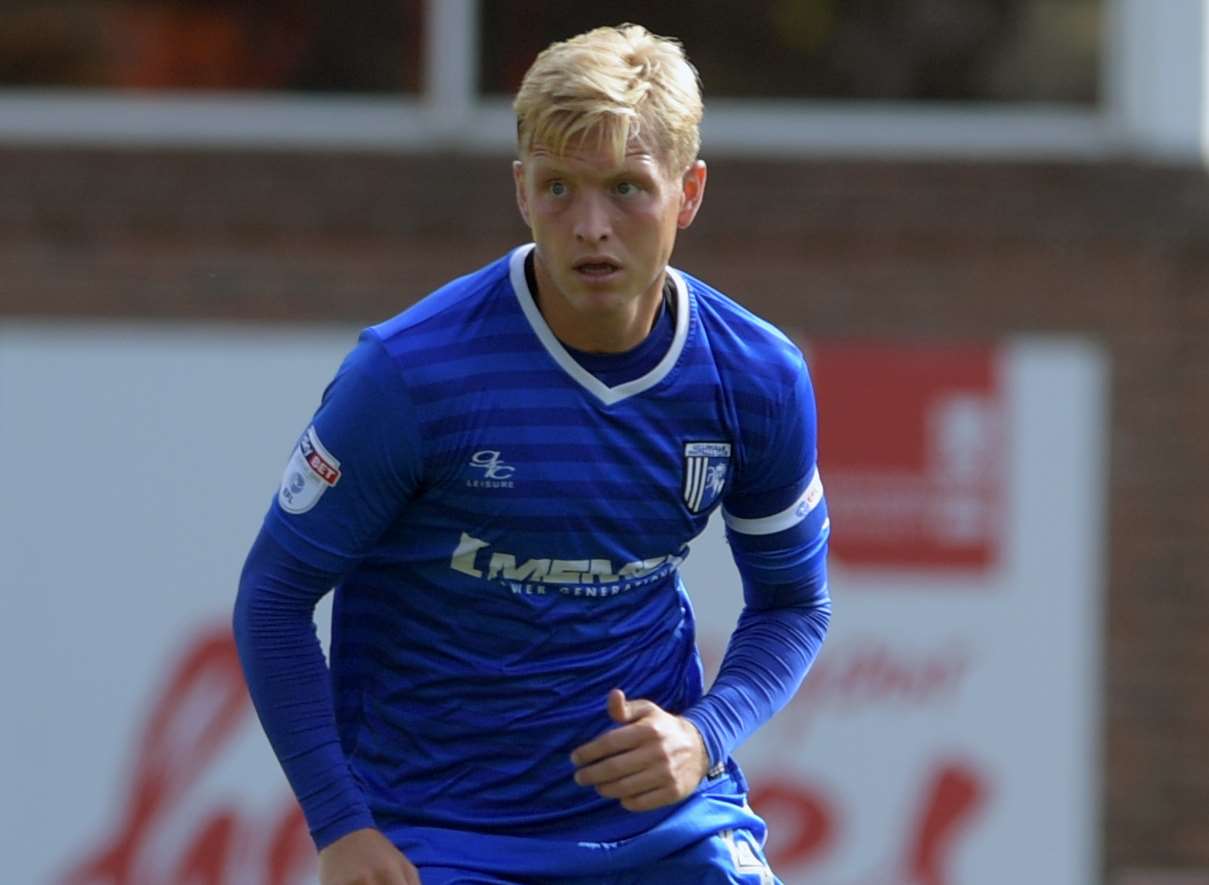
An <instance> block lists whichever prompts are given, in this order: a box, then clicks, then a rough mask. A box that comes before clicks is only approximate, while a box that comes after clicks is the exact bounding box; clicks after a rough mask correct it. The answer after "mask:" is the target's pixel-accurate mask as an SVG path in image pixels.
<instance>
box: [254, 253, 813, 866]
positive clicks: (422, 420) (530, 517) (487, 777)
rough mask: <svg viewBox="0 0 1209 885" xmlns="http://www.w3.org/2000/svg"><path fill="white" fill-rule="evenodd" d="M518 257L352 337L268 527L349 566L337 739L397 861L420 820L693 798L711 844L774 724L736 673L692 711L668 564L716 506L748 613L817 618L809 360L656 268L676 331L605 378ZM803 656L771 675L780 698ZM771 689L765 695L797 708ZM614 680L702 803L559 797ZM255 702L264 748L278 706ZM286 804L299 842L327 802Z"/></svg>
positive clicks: (579, 824)
mask: <svg viewBox="0 0 1209 885" xmlns="http://www.w3.org/2000/svg"><path fill="white" fill-rule="evenodd" d="M532 248H533V247H532V246H531V245H530V246H525V247H521V248H518V249H516V250H514V251H513V252H512V253H510V254H509V255H507V256H505V257H503V258H501V259H499V260H498V261H495V262H493V263H492V264H490V265H488V266H486V267H484V268H483V269H481V270H479V271H478V272H476V273H474V274H471V275H469V276H466V277H462V278H460V279H457V280H455V281H453V282H452V283H450V284H448V285H446V286H445V287H443V288H442V289H440V290H438V291H437V292H435V293H433V294H432V295H430V296H428V297H427V298H425V299H424V300H422V301H420V302H419V303H418V304H416V305H415V306H414V307H412V308H411V309H409V310H407V311H405V312H403V313H402V314H400V315H399V316H397V317H394V318H393V319H390V320H388V321H386V322H384V323H381V324H379V325H377V326H374V327H372V328H370V329H367V330H366V331H365V332H364V333H363V334H362V336H361V339H360V341H359V343H358V345H357V347H356V348H355V349H354V350H353V351H352V352H351V353H350V355H349V356H348V357H347V358H346V360H345V361H344V363H343V365H342V366H341V368H340V370H339V372H338V373H337V375H336V378H335V379H334V380H333V381H332V383H331V384H330V385H329V387H328V388H327V390H326V391H325V392H324V395H323V399H322V403H321V405H320V407H319V409H318V411H317V412H316V413H315V415H314V417H313V419H312V422H311V424H310V426H309V427H308V428H307V429H306V430H305V432H304V433H303V435H302V437H301V438H300V441H299V443H298V446H297V448H296V449H295V451H294V454H293V456H292V458H291V459H290V462H289V465H288V466H287V469H286V472H285V475H284V477H283V480H282V485H281V488H280V491H279V494H278V495H277V497H276V499H275V500H274V502H273V505H272V507H271V508H270V511H269V513H268V515H267V517H266V520H265V526H264V532H265V533H266V534H267V535H268V536H270V537H271V538H272V539H273V540H274V541H275V542H276V543H277V544H278V545H280V546H281V547H282V548H284V549H285V550H287V551H288V552H289V553H290V554H291V555H292V556H293V557H296V558H297V560H299V561H300V562H302V563H305V564H306V565H307V566H309V567H311V568H313V569H315V570H318V571H319V572H322V573H325V574H330V575H333V576H338V581H339V582H338V584H337V586H336V590H335V599H334V606H333V622H332V644H331V656H330V670H331V697H332V704H333V705H334V710H335V722H336V726H337V729H338V736H339V745H340V749H341V750H342V751H343V754H344V757H345V758H346V759H347V765H348V772H347V776H348V777H349V778H350V779H351V782H352V783H354V784H355V786H356V788H357V790H358V791H359V792H360V793H361V794H362V795H363V796H364V797H365V802H366V804H367V806H368V808H369V809H370V811H371V812H372V815H373V820H374V821H375V822H376V825H377V826H379V827H380V828H382V829H383V830H384V831H385V832H387V833H388V834H397V835H398V838H396V842H397V843H399V844H404V843H407V838H406V837H405V835H404V834H406V833H408V832H413V833H414V832H416V831H420V830H422V831H425V832H444V833H457V832H465V831H470V832H475V833H480V834H488V835H490V836H492V837H500V838H504V839H508V838H513V837H516V838H536V839H541V840H555V841H557V840H560V839H565V840H573V841H575V842H584V843H586V842H594V843H603V842H610V841H614V840H624V839H628V838H631V837H633V836H635V835H636V834H641V833H643V832H645V831H649V830H651V829H653V828H658V827H659V826H660V824H661V822H664V821H666V820H669V819H670V818H672V817H674V818H675V819H676V820H677V821H680V820H681V819H682V818H685V817H687V818H688V819H690V820H691V819H692V817H693V808H694V807H695V806H694V803H695V802H698V799H700V803H699V804H700V806H701V809H702V811H701V814H700V818H701V821H702V823H701V826H702V827H705V828H707V829H709V828H713V829H716V828H717V827H718V826H719V823H718V820H719V818H718V808H717V806H716V803H715V805H713V806H711V805H710V804H709V801H708V796H706V795H705V794H706V793H708V790H709V788H710V786H711V784H712V783H713V782H714V780H716V778H718V777H722V778H726V779H727V783H728V784H729V785H730V786H731V787H732V788H734V789H738V790H740V791H741V790H742V787H743V785H742V775H741V772H739V771H738V768H737V766H736V765H735V764H734V762H733V760H730V758H729V755H730V752H731V750H732V749H733V748H734V745H735V744H736V743H737V742H738V741H740V740H742V738H743V737H744V736H745V734H746V732H747V731H750V730H751V728H754V727H755V726H756V725H758V724H759V722H753V721H752V720H753V719H761V717H762V718H766V717H767V715H770V714H771V711H770V710H764V711H763V712H759V711H757V712H756V713H749V712H747V711H745V705H751V704H754V703H756V702H755V701H753V700H752V699H751V698H750V697H748V695H750V694H751V691H750V687H749V685H748V683H745V682H738V683H736V686H737V688H736V687H735V686H732V687H731V691H730V694H729V695H728V693H727V692H728V688H727V686H726V685H725V684H723V685H719V686H715V687H714V689H712V690H711V692H710V693H709V694H706V695H704V696H703V689H704V686H703V682H702V667H701V660H700V657H699V655H698V652H697V650H696V646H695V637H694V624H693V613H692V607H691V604H690V601H689V596H688V594H687V592H686V589H685V587H684V585H683V583H682V582H681V580H680V578H679V573H678V566H679V565H680V563H681V562H683V561H684V559H685V557H687V556H688V555H689V549H690V543H691V542H692V540H693V539H694V538H695V537H696V536H697V535H698V534H700V532H701V531H702V530H703V529H704V527H705V525H706V522H707V520H708V519H709V517H710V515H711V514H712V513H713V512H714V510H716V509H718V508H719V507H721V508H723V515H724V518H725V520H726V523H727V531H728V538H729V540H730V544H731V547H732V550H733V552H734V555H735V558H736V562H737V564H738V566H739V569H740V573H741V574H742V576H743V581H744V591H745V593H746V594H747V601H748V606H749V609H751V614H752V615H753V616H758V615H759V610H760V609H762V608H775V607H777V606H783V605H798V606H803V605H804V606H807V607H810V608H815V609H824V610H826V609H827V606H828V596H827V589H826V577H825V553H826V541H827V536H828V531H829V523H828V520H827V512H826V505H825V501H824V499H823V494H822V485H821V482H820V479H819V473H818V469H817V466H816V442H815V440H816V432H815V408H814V400H813V393H812V390H811V385H810V379H809V375H808V373H807V370H806V366H805V363H804V360H803V358H802V355H801V353H800V351H799V350H798V349H797V348H796V347H795V346H794V345H793V344H792V343H791V342H790V341H789V340H788V339H786V338H785V336H784V335H782V334H781V333H780V332H778V331H777V330H776V329H774V328H773V327H772V326H770V325H769V324H767V323H765V322H764V321H762V320H760V319H758V318H756V317H755V316H753V315H752V314H751V313H749V312H748V311H746V310H744V309H743V308H742V307H740V306H738V305H737V304H735V303H734V302H733V301H731V300H730V299H728V298H726V297H725V296H724V295H722V294H721V293H719V292H717V291H715V290H713V289H711V288H710V287H709V286H707V285H706V284H704V283H702V282H700V281H699V280H696V279H694V278H692V277H690V276H689V275H687V274H684V273H681V272H679V271H676V270H669V277H670V279H671V281H672V283H673V291H672V298H671V304H670V308H671V309H670V310H669V311H667V312H666V313H667V318H666V322H665V323H664V324H661V325H663V326H664V332H665V333H666V334H668V335H669V337H670V342H669V343H668V344H667V345H666V348H665V349H664V352H663V353H662V355H661V356H660V355H658V354H656V356H657V357H658V359H657V360H655V359H654V358H652V360H651V362H652V363H653V364H652V365H651V366H650V368H649V369H648V370H647V371H645V372H644V373H643V374H641V375H639V376H638V377H634V378H630V380H626V381H624V382H623V383H616V384H612V385H610V384H608V383H606V382H605V381H602V380H601V378H600V377H598V375H597V374H594V373H593V372H592V371H589V369H588V368H585V366H584V365H581V362H580V360H579V359H577V358H576V357H575V356H574V355H573V354H572V353H571V352H569V351H568V350H567V348H566V347H564V345H563V344H562V343H561V342H560V341H559V340H558V339H557V337H556V336H555V335H554V334H553V332H552V331H551V330H550V328H549V327H548V326H547V325H546V323H545V321H544V319H543V318H542V315H541V312H540V310H539V309H538V307H537V304H536V302H535V300H534V297H533V294H532V292H530V289H529V285H528V282H527V280H526V276H525V271H524V263H525V259H526V257H527V255H528V254H529V252H530V251H531V249H532ZM667 323H670V327H668V326H667ZM581 356H582V355H581ZM737 590H738V588H736V591H737ZM242 592H243V591H242V590H241V593H242ZM239 627H240V620H239V615H238V614H237V631H238V630H239ZM823 629H825V622H824V624H823ZM749 632H750V631H749ZM818 640H819V641H821V635H820V636H818ZM736 644H738V643H736ZM814 649H817V642H816V643H815V644H814V646H813V649H811V650H808V651H807V652H804V653H803V657H804V660H803V661H802V662H800V663H798V664H796V665H794V666H789V665H786V666H787V668H788V672H787V674H786V675H785V677H784V679H785V680H786V681H788V682H790V683H792V684H791V685H789V687H788V691H789V692H792V690H793V689H794V688H796V685H797V682H798V681H800V679H801V677H802V675H803V674H804V672H805V667H807V666H809V659H810V657H812V656H813V650H814ZM733 651H735V650H734V649H733V648H732V652H733ZM243 652H244V649H243V647H242V646H241V653H243ZM259 653H260V652H258V651H249V652H247V654H249V655H254V654H259ZM744 653H745V652H744V651H743V649H739V651H738V652H736V654H744ZM728 657H730V655H729V654H728ZM735 669H738V668H735ZM725 671H726V664H725V663H724V665H723V672H724V673H725ZM770 679H771V683H772V684H771V686H770V687H769V688H768V692H769V694H770V695H773V694H778V693H780V694H784V692H785V690H786V689H785V686H783V685H781V677H780V676H778V675H773V676H771V677H770ZM249 681H250V682H254V681H256V680H254V679H253V678H252V677H251V676H250V677H249ZM719 681H720V682H723V681H724V680H722V679H720V680H719ZM615 687H619V688H622V689H624V691H625V692H626V694H627V696H628V697H631V698H646V699H649V700H652V701H654V702H656V703H657V704H659V705H660V706H662V707H663V708H665V709H667V710H669V711H672V712H676V713H684V714H685V715H687V716H689V718H690V719H692V721H693V722H694V723H695V724H697V725H698V728H699V729H700V730H701V731H702V734H703V736H704V737H705V740H706V745H707V748H708V750H709V753H710V756H711V763H712V764H716V766H717V767H716V770H715V772H714V778H713V779H710V780H707V781H706V783H705V784H703V786H702V788H701V791H700V792H701V794H702V795H701V796H700V797H693V798H692V799H690V800H688V802H687V803H685V805H684V806H683V807H680V808H666V809H660V810H658V811H653V812H645V813H631V812H627V811H625V810H624V809H622V808H621V806H620V805H619V804H618V803H617V802H616V800H611V799H606V798H602V797H600V796H599V795H597V794H596V792H595V791H593V790H591V789H587V788H584V787H580V786H578V785H577V784H576V783H575V782H574V780H573V774H574V769H573V767H572V764H571V762H570V760H569V754H570V752H571V751H572V750H573V749H574V748H576V747H577V746H579V745H581V744H583V743H585V742H587V741H589V740H592V739H593V738H595V737H597V736H598V735H599V734H600V733H602V732H603V731H605V730H607V729H608V728H610V727H612V723H611V722H610V720H609V719H608V716H607V713H606V710H605V698H606V696H607V693H608V692H609V690H610V689H612V688H615ZM253 688H254V691H253V693H254V695H256V693H257V692H256V690H255V686H253ZM758 693H759V692H757V694H758ZM786 699H787V698H785V697H778V699H777V700H776V705H779V704H780V703H783V702H784V700H786ZM263 707H264V705H263V704H261V701H260V699H259V698H258V708H260V712H261V716H262V719H266V729H267V730H269V731H270V737H273V733H272V732H273V729H272V728H271V727H270V721H269V720H271V719H272V718H273V716H275V715H280V714H277V713H273V712H272V711H268V712H266V710H265V709H264V708H263ZM761 721H762V720H761ZM275 746H277V744H276V743H275ZM278 752H279V755H282V750H281V748H280V747H278ZM283 764H286V767H287V771H289V765H288V763H287V760H286V759H285V758H284V757H283ZM736 784H737V785H738V786H737V787H735V785H736ZM732 792H733V789H732ZM300 799H301V800H302V802H303V805H304V808H305V809H306V810H307V813H308V820H309V822H310V824H311V827H312V831H313V832H315V831H316V830H321V829H322V828H323V827H324V826H325V825H326V822H325V820H321V819H319V818H324V817H326V818H329V819H330V818H331V817H332V816H338V815H339V814H340V813H341V810H340V809H338V808H323V809H318V808H314V807H312V808H307V799H306V797H303V796H300ZM744 813H746V812H744ZM723 817H725V815H723ZM721 825H723V826H725V825H727V824H725V823H723V824H721ZM677 826H679V823H678V824H677ZM689 829H692V827H691V826H690V827H689ZM713 829H709V831H710V832H712V831H713ZM437 841H440V840H439V839H438V840H437ZM408 844H410V843H408ZM413 850H414V849H413ZM413 860H414V858H413Z"/></svg>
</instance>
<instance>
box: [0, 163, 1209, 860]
mask: <svg viewBox="0 0 1209 885" xmlns="http://www.w3.org/2000/svg"><path fill="white" fill-rule="evenodd" d="M524 236H525V231H524V229H523V228H522V227H521V225H520V223H519V220H518V219H517V216H516V212H515V210H514V208H513V206H512V185H511V179H510V175H509V171H508V166H507V161H506V158H503V157H501V158H494V159H485V158H465V157H457V156H429V157H393V156H373V155H355V154H350V155H335V154H325V155H303V154H271V153H266V154H251V153H236V152H231V153H191V152H169V151H161V152H139V151H114V150H109V151H106V150H45V151H36V150H33V149H16V148H9V149H4V150H0V317H2V316H3V315H41V316H66V315H73V316H75V315H87V316H95V317H119V316H120V317H154V318H180V317H210V318H238V319H244V320H249V319H250V320H259V321H273V322H277V321H313V320H320V319H324V320H328V319H341V320H348V321H354V322H364V323H368V322H371V321H374V320H377V319H380V318H383V317H385V316H388V315H390V314H392V313H394V312H396V311H397V310H398V309H400V308H401V307H403V306H405V305H406V304H408V303H410V302H411V301H412V300H414V299H415V298H416V297H418V296H420V295H422V294H423V293H425V292H426V291H428V290H429V289H431V288H433V287H434V286H436V285H438V284H440V283H442V282H444V281H445V279H447V278H448V277H449V276H450V275H451V274H453V273H458V272H462V271H464V270H467V269H470V268H472V267H474V266H476V265H477V264H478V263H481V262H484V261H486V260H489V259H490V258H493V257H495V256H497V255H498V254H500V253H501V252H503V251H504V250H505V249H507V248H509V247H510V246H511V245H513V244H514V243H516V242H517V241H519V240H520V239H522V238H523V237H524ZM676 262H677V263H678V264H679V265H681V266H684V267H686V268H690V269H692V270H693V272H695V273H697V274H699V275H701V276H703V277H705V278H706V279H709V280H710V281H711V282H714V283H715V284H717V285H718V286H719V287H720V288H722V289H724V290H726V291H728V292H731V293H733V294H735V295H736V296H738V297H739V298H740V299H741V300H743V301H744V302H745V303H747V304H748V305H749V306H751V307H752V308H753V309H755V310H756V311H757V312H759V313H761V314H763V315H765V316H767V317H768V318H769V319H771V320H773V321H774V322H777V323H778V324H781V325H784V326H787V327H790V328H793V329H800V330H802V331H804V332H806V333H807V334H809V335H812V336H817V337H839V336H845V337H852V336H876V337H881V336H890V337H896V338H908V339H924V340H947V339H970V338H974V339H991V338H997V337H1000V336H1003V335H1010V334H1013V333H1044V332H1055V333H1078V334H1082V335H1086V336H1090V337H1093V338H1095V339H1097V340H1099V341H1101V342H1102V343H1103V344H1104V345H1105V346H1106V347H1107V349H1108V351H1109V353H1110V356H1111V361H1112V363H1111V364H1112V402H1111V433H1112V437H1111V474H1110V489H1109V502H1110V511H1109V513H1108V515H1107V528H1108V532H1109V537H1108V545H1107V549H1108V553H1109V561H1108V577H1109V585H1108V607H1107V611H1108V618H1107V623H1106V624H1105V631H1106V643H1105V664H1106V668H1107V671H1106V674H1105V679H1104V685H1105V686H1106V691H1107V697H1106V699H1105V710H1106V711H1107V712H1106V721H1105V723H1104V724H1105V728H1104V733H1105V745H1104V747H1103V753H1102V758H1103V759H1104V762H1105V771H1104V782H1105V802H1104V812H1103V829H1104V832H1103V836H1104V839H1103V843H1104V845H1105V857H1104V863H1105V867H1106V870H1107V872H1108V873H1109V874H1110V878H1121V877H1123V876H1124V875H1125V872H1126V871H1128V870H1143V869H1152V870H1153V869H1174V870H1187V869H1197V868H1201V869H1203V868H1207V867H1209V813H1207V809H1209V691H1206V689H1205V688H1204V679H1205V678H1206V676H1207V675H1209V640H1207V639H1206V637H1209V592H1206V591H1207V590H1209V587H1207V584H1209V503H1207V502H1209V467H1207V465H1209V341H1207V340H1206V339H1207V337H1209V178H1207V177H1206V175H1205V174H1204V172H1202V171H1201V170H1195V169H1183V168H1170V167H1158V166H1144V165H1132V164H1124V163H1110V164H1102V165H1101V164H1097V165H1062V164H1022V165H997V164H981V163H968V164H961V163H944V164H942V163H893V162H885V163H876V162H840V161H835V162H824V161H812V162H809V163H805V164H801V165H795V164H785V163H774V162H753V161H726V160H725V159H716V160H715V162H714V163H713V166H712V177H711V180H710V185H709V191H708V199H707V201H706V204H705V209H704V211H703V213H702V215H701V217H700V218H699V220H698V222H697V224H696V225H695V226H694V227H693V229H692V230H691V231H689V232H688V233H687V234H686V235H684V236H683V237H682V240H681V243H680V246H679V251H678V254H677V257H676ZM789 280H795V281H799V282H796V283H795V284H794V287H793V288H787V285H786V283H787V281H789ZM1150 881H1158V880H1157V879H1154V880H1150Z"/></svg>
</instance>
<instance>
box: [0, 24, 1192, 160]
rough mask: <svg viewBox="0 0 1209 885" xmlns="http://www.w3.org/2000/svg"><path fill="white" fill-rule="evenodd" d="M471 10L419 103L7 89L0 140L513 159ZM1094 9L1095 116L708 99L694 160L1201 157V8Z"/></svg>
mask: <svg viewBox="0 0 1209 885" xmlns="http://www.w3.org/2000/svg"><path fill="white" fill-rule="evenodd" d="M478 3H479V0H426V5H427V8H426V10H425V14H426V27H425V35H426V36H425V51H424V69H423V77H422V79H423V84H422V93H421V94H420V95H418V96H407V97H400V96H397V95H392V96H382V97H378V96H374V97H369V96H358V97H343V96H281V95H265V94H260V95H244V94H240V95H235V94H230V93H212V94H199V93H197V92H155V93H154V94H146V95H131V94H129V93H116V92H112V91H99V90H98V91H86V90H49V89H34V90H4V91H0V144H22V143H25V144H46V143H53V144H57V145H64V144H66V145H105V146H131V147H206V148H243V147H266V148H275V149H287V150H288V149H300V150H313V149H344V150H367V151H382V150H387V151H404V152H406V151H432V150H459V151H465V152H469V153H492V154H495V153H506V152H510V151H511V150H512V149H513V146H514V137H515V124H514V121H513V118H512V114H511V111H510V108H509V104H508V102H507V100H504V99H500V98H491V97H488V98H483V97H481V96H478V95H477V94H476V89H475V84H476V82H477V79H478V71H477V58H478V51H477V46H476V43H475V41H476V40H477V39H478ZM1106 3H1107V6H1106V16H1105V18H1106V19H1107V22H1106V34H1105V40H1104V52H1103V53H1102V56H1103V58H1104V63H1103V64H1104V67H1103V71H1102V72H1101V82H1102V83H1103V84H1104V87H1103V89H1102V90H1101V92H1102V98H1101V102H1100V105H1099V106H1098V107H1094V108H1084V107H1079V106H1075V105H1059V104H1052V105H1047V104H1012V105H1001V104H991V103H968V104H965V103H963V104H951V103H938V102H844V101H835V102H827V101H794V100H777V101H771V100H738V99H726V100H719V99H715V100H712V101H710V103H709V106H708V108H707V111H708V113H707V114H706V120H705V123H704V124H703V127H702V142H703V153H705V154H706V155H707V156H708V155H709V154H710V153H712V152H719V153H725V154H729V155H741V156H755V157H799V158H805V157H812V156H828V155H844V156H870V157H876V156H895V157H918V158H953V157H961V158H1005V159H1022V158H1023V159H1030V158H1053V159H1077V160H1084V159H1097V158H1103V157H1106V156H1112V155H1117V154H1121V153H1128V152H1135V153H1157V154H1161V155H1163V156H1166V157H1172V158H1175V159H1182V158H1189V157H1193V156H1195V157H1197V158H1198V159H1203V158H1204V157H1205V156H1206V144H1207V143H1209V137H1207V135H1206V132H1207V128H1209V127H1207V126H1206V122H1205V121H1206V119H1209V74H1207V73H1206V71H1207V70H1209V66H1206V63H1205V46H1206V44H1207V43H1209V14H1207V13H1206V10H1207V9H1209V0H1164V3H1163V4H1155V3H1153V2H1151V0H1106ZM1156 7H1158V8H1161V9H1162V10H1163V14H1162V15H1161V16H1160V15H1158V14H1157V13H1158V10H1157V9H1156ZM1139 22H1149V23H1150V24H1149V26H1147V27H1141V26H1139V25H1138V23H1139ZM1173 35H1178V36H1180V37H1181V39H1179V40H1175V41H1173V39H1172V38H1173ZM1156 60H1161V61H1162V63H1157V62H1156ZM1198 72H1199V78H1198V76H1197V73H1198ZM1160 97H1161V99H1162V100H1161V101H1160V100H1158V99H1159V98H1160Z"/></svg>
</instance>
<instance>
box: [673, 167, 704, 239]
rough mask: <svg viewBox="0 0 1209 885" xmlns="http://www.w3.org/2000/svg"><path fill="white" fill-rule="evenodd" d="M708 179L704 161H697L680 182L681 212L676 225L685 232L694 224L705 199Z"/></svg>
mask: <svg viewBox="0 0 1209 885" xmlns="http://www.w3.org/2000/svg"><path fill="white" fill-rule="evenodd" d="M707 178H708V175H707V171H706V168H705V161H704V160H697V161H696V162H694V163H693V165H692V166H689V167H688V171H687V172H685V173H684V177H683V178H682V179H681V180H680V212H679V214H678V215H677V216H676V225H677V226H678V227H679V228H680V229H681V230H683V229H684V228H686V227H688V226H689V225H690V224H692V223H693V219H694V218H696V217H697V210H699V209H700V208H701V201H702V200H703V199H704V198H705V181H706V179H707Z"/></svg>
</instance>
